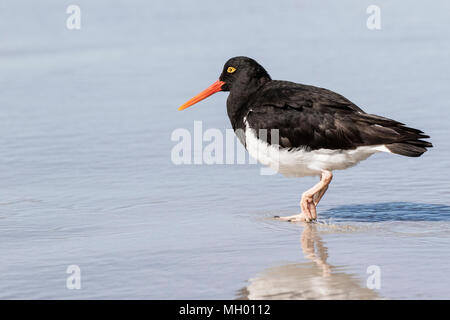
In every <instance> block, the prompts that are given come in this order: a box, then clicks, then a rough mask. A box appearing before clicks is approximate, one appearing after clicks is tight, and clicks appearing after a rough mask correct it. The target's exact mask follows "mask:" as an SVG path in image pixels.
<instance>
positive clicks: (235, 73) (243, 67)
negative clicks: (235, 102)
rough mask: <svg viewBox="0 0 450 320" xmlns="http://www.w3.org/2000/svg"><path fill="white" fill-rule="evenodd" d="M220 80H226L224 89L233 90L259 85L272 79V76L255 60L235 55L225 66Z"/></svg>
mask: <svg viewBox="0 0 450 320" xmlns="http://www.w3.org/2000/svg"><path fill="white" fill-rule="evenodd" d="M219 80H220V81H223V82H225V84H224V85H222V91H231V90H233V88H238V87H239V88H240V89H243V90H245V89H247V88H249V87H259V86H260V85H261V84H264V83H265V82H267V81H268V80H270V76H269V74H268V73H267V71H266V70H265V69H264V68H263V67H262V66H261V65H260V64H259V63H258V62H256V61H255V60H253V59H251V58H247V57H234V58H231V59H230V60H228V61H227V62H226V63H225V65H224V66H223V71H222V74H221V75H220V77H219Z"/></svg>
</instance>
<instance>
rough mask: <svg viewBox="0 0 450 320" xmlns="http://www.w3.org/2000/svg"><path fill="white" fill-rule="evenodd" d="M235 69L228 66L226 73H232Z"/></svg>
mask: <svg viewBox="0 0 450 320" xmlns="http://www.w3.org/2000/svg"><path fill="white" fill-rule="evenodd" d="M235 71H236V68H233V67H228V69H227V72H228V73H233V72H235Z"/></svg>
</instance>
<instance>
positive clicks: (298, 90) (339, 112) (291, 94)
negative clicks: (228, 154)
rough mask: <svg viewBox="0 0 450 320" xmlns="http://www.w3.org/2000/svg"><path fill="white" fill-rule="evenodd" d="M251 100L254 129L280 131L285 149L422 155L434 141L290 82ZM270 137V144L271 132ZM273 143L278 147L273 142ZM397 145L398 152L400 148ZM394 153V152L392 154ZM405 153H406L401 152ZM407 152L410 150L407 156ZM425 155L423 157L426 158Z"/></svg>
mask: <svg viewBox="0 0 450 320" xmlns="http://www.w3.org/2000/svg"><path fill="white" fill-rule="evenodd" d="M273 82H275V84H274V85H271V86H269V87H266V88H264V89H263V90H262V91H261V92H260V93H259V94H258V96H257V97H256V98H255V99H254V101H252V103H251V108H250V109H249V111H248V113H247V116H246V120H247V122H248V124H249V125H250V127H251V128H253V129H255V131H256V133H257V134H258V133H259V130H260V129H266V130H268V131H269V132H270V130H272V129H278V130H279V131H278V132H279V145H280V146H281V147H283V148H307V149H310V150H316V149H321V148H325V149H342V150H346V149H354V148H357V147H359V146H371V145H387V146H388V148H389V145H393V148H394V149H398V150H400V151H402V150H403V149H404V148H405V146H404V145H399V144H405V143H406V144H408V145H411V146H415V147H411V148H410V149H414V150H412V151H411V152H412V153H418V152H419V153H420V152H421V153H423V152H425V151H426V149H425V148H426V147H431V143H429V142H426V141H422V140H420V139H422V138H428V136H427V135H425V134H423V132H422V131H420V130H417V129H413V128H408V127H406V126H404V125H403V124H402V123H400V122H398V121H395V120H391V119H388V118H384V117H380V116H377V115H371V114H367V113H365V112H364V111H362V110H361V109H360V108H358V107H357V106H356V105H354V104H353V103H352V102H350V101H349V100H347V99H346V98H344V97H342V96H341V95H338V94H337V93H334V92H332V91H329V90H326V89H322V88H316V87H311V86H305V85H299V84H294V83H290V82H285V81H278V83H277V81H273ZM267 139H268V140H269V143H271V141H270V133H269V134H268V137H267ZM274 143H276V142H275V141H274ZM396 146H397V148H395V147H396ZM393 152H395V151H393ZM396 153H399V154H403V155H409V156H413V155H412V154H405V152H404V151H403V153H402V152H396ZM406 153H407V152H406ZM421 153H420V154H421Z"/></svg>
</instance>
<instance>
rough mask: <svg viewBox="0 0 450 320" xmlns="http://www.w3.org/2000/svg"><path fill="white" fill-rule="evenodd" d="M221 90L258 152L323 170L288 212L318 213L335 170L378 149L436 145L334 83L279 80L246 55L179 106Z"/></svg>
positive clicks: (404, 150) (291, 165)
mask: <svg viewBox="0 0 450 320" xmlns="http://www.w3.org/2000/svg"><path fill="white" fill-rule="evenodd" d="M218 91H229V92H230V94H229V96H228V100H227V112H228V117H229V118H230V121H231V124H232V126H233V129H234V131H235V132H236V134H237V135H238V137H239V139H240V140H241V142H242V143H243V144H244V146H245V148H246V149H247V151H248V152H249V154H250V155H251V156H252V157H253V158H256V159H257V160H258V161H259V162H260V163H262V164H264V165H267V166H269V167H271V168H272V169H274V170H276V171H278V172H280V173H281V174H283V175H285V176H294V177H304V176H320V181H319V182H318V183H317V184H316V185H315V186H314V187H312V188H311V189H309V190H307V191H306V192H304V193H303V195H302V198H301V202H300V206H301V213H300V214H298V215H294V216H289V217H281V218H280V219H281V220H287V221H313V220H315V219H317V211H316V206H317V204H318V203H319V201H320V200H321V198H322V197H323V195H324V193H325V192H326V191H327V189H328V185H329V184H330V182H331V179H332V177H333V175H332V171H333V170H342V169H347V168H350V167H352V166H354V165H356V164H357V163H359V162H360V161H362V160H365V159H367V158H368V157H370V156H371V155H373V154H374V153H377V152H387V153H395V154H399V155H402V156H407V157H419V156H420V155H422V154H423V153H424V152H425V151H427V148H430V147H432V144H431V143H430V142H427V141H424V140H422V139H426V138H429V136H427V135H425V134H424V133H423V132H422V131H420V130H417V129H413V128H410V127H407V126H405V125H404V124H403V123H400V122H398V121H395V120H392V119H388V118H384V117H380V116H377V115H373V114H368V113H366V112H364V111H363V110H362V109H361V108H359V107H358V106H356V105H355V104H354V103H352V102H351V101H349V100H348V99H346V98H345V97H343V96H341V95H340V94H337V93H335V92H333V91H330V90H327V89H323V88H318V87H314V86H309V85H304V84H298V83H294V82H289V81H278V80H272V79H271V77H270V76H269V74H268V73H267V71H266V70H265V69H264V68H263V67H262V66H261V65H260V64H258V63H257V62H256V61H255V60H253V59H251V58H247V57H234V58H231V59H230V60H228V61H227V62H226V63H225V66H224V67H223V71H222V74H221V75H220V78H219V80H218V81H216V82H215V83H213V84H212V85H211V86H210V87H208V88H207V89H206V90H204V91H203V92H201V93H199V94H198V95H197V96H195V97H193V98H192V99H190V100H189V101H187V102H186V103H184V104H183V105H182V106H181V107H180V108H179V110H183V109H185V108H187V107H189V106H191V105H193V104H195V103H197V102H199V101H201V100H203V99H205V98H206V97H208V96H210V95H212V94H213V93H215V92H218ZM273 132H276V136H277V139H274V138H273V137H274V135H273Z"/></svg>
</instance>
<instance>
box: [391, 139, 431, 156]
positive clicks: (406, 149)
mask: <svg viewBox="0 0 450 320" xmlns="http://www.w3.org/2000/svg"><path fill="white" fill-rule="evenodd" d="M427 137H428V136H425V137H422V138H427ZM431 147H433V145H432V144H431V143H430V142H428V141H423V140H420V139H417V140H410V141H404V142H397V143H391V144H386V148H388V149H389V151H391V152H392V153H395V154H399V155H402V156H407V157H420V156H421V155H422V154H423V153H424V152H425V151H427V148H431Z"/></svg>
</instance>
